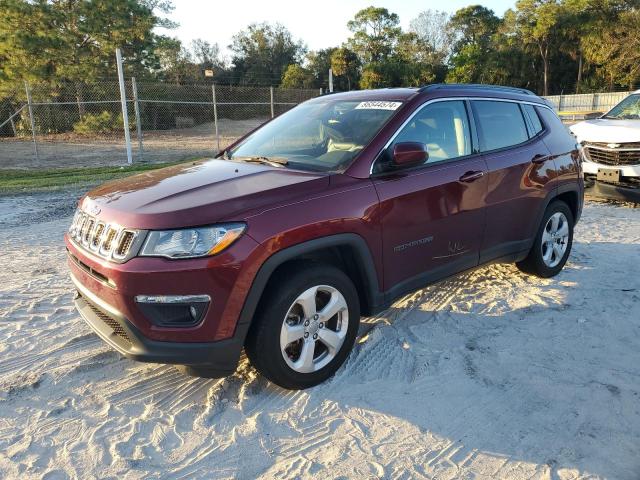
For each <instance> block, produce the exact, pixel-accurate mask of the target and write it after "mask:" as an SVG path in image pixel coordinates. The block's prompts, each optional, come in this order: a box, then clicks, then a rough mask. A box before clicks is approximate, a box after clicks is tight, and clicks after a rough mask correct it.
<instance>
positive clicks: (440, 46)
mask: <svg viewBox="0 0 640 480" xmlns="http://www.w3.org/2000/svg"><path fill="white" fill-rule="evenodd" d="M449 19H450V15H449V14H448V13H447V12H441V11H439V10H425V11H424V12H421V13H420V14H419V15H418V16H417V17H416V18H414V19H413V20H411V23H410V24H409V29H410V31H411V32H414V33H415V34H416V35H418V37H419V38H420V39H421V40H422V41H423V42H425V43H426V44H427V45H429V47H430V48H431V50H432V51H433V53H434V54H435V55H436V56H437V58H438V60H439V61H440V62H441V63H444V61H445V60H446V59H447V58H449V55H450V54H451V32H450V30H449V29H448V28H447V27H448V25H449Z"/></svg>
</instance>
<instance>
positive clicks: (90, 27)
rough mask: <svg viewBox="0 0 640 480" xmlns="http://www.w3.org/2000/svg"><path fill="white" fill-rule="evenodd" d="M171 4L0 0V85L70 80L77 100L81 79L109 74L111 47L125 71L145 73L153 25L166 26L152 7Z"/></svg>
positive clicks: (151, 62) (152, 59)
mask: <svg viewBox="0 0 640 480" xmlns="http://www.w3.org/2000/svg"><path fill="white" fill-rule="evenodd" d="M170 9H171V5H170V3H168V2H164V1H157V0H156V1H152V0H148V1H140V0H112V1H109V2H104V1H97V0H67V1H60V0H57V1H53V0H52V1H46V0H37V1H29V2H28V1H25V0H0V59H2V62H1V64H0V90H2V89H3V86H4V88H6V87H7V86H8V85H10V84H12V83H16V82H21V81H23V80H31V81H42V80H44V81H49V82H62V81H70V82H74V83H75V84H76V85H77V88H76V90H77V96H78V101H79V102H80V100H81V97H82V89H81V84H82V83H85V82H91V81H95V80H96V79H99V78H104V77H105V76H113V75H114V72H115V54H114V52H115V49H116V48H121V49H122V51H123V56H124V58H125V59H126V60H128V61H127V62H126V68H127V70H128V72H129V73H130V74H137V75H139V76H143V75H148V74H149V72H150V71H151V70H152V69H153V68H154V67H155V66H156V65H157V57H156V55H155V49H154V47H155V43H156V41H157V40H158V36H157V35H156V34H155V33H154V29H155V28H156V27H158V26H171V23H170V22H167V21H166V20H164V19H162V18H161V17H159V16H158V15H157V14H156V10H157V11H159V12H161V13H166V12H168V11H169V10H170ZM18 32H19V34H18Z"/></svg>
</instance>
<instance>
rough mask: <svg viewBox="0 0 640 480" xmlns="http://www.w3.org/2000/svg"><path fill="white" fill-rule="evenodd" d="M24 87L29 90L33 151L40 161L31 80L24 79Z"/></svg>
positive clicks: (28, 100)
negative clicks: (30, 86)
mask: <svg viewBox="0 0 640 480" xmlns="http://www.w3.org/2000/svg"><path fill="white" fill-rule="evenodd" d="M24 89H25V91H26V92H27V107H28V110H29V122H30V123H31V136H32V137H33V151H34V153H35V154H36V162H39V161H40V155H38V142H37V141H36V122H35V120H34V118H33V108H32V105H33V101H32V100H31V89H30V88H29V82H27V81H26V80H25V81H24Z"/></svg>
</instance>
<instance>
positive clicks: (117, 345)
mask: <svg viewBox="0 0 640 480" xmlns="http://www.w3.org/2000/svg"><path fill="white" fill-rule="evenodd" d="M71 279H72V280H73V283H74V284H75V287H76V289H77V290H78V295H77V296H76V299H75V302H74V303H75V306H76V309H77V310H78V312H79V313H80V315H81V316H82V318H83V319H84V320H85V321H86V322H87V324H88V325H89V326H90V327H91V329H92V330H93V331H94V332H95V333H97V334H98V336H99V337H100V338H101V339H102V340H104V341H105V342H106V343H107V344H108V345H109V346H111V347H112V348H114V349H115V350H117V351H118V352H120V353H121V354H122V355H124V356H125V357H127V358H130V359H132V360H137V361H140V362H152V363H169V364H176V365H188V366H191V367H203V368H204V369H206V370H207V372H208V375H209V376H216V377H224V376H227V375H230V374H232V373H233V372H234V371H235V369H236V366H237V364H238V359H239V358H240V352H241V351H242V345H243V339H241V338H239V335H236V336H234V337H232V338H230V339H228V340H221V341H217V342H204V343H200V342H197V343H196V342H159V341H155V340H150V339H148V338H146V337H145V336H144V335H143V334H142V333H141V332H140V330H138V329H137V328H136V327H135V326H134V325H133V324H132V323H131V322H130V321H129V320H127V318H125V317H124V315H123V314H122V313H121V312H119V311H118V310H116V309H115V308H114V307H113V306H111V305H109V304H107V303H105V302H104V301H103V300H101V299H100V298H98V297H97V296H96V295H94V294H93V293H92V292H91V291H90V290H88V289H87V288H86V287H84V286H83V285H82V283H80V281H79V280H78V279H77V278H76V277H75V276H73V275H72V276H71Z"/></svg>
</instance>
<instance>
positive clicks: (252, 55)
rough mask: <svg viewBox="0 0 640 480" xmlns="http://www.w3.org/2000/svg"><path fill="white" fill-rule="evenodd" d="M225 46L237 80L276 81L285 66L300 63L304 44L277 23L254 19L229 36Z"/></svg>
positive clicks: (265, 82) (246, 81)
mask: <svg viewBox="0 0 640 480" xmlns="http://www.w3.org/2000/svg"><path fill="white" fill-rule="evenodd" d="M229 48H230V49H231V51H232V52H233V58H232V59H231V63H232V64H233V74H234V76H235V78H236V80H237V81H238V82H241V83H248V84H271V85H277V84H279V83H280V80H281V79H282V75H283V74H284V72H285V70H286V69H287V67H288V66H289V65H291V64H300V63H301V62H302V58H303V56H304V54H305V53H306V48H305V47H304V45H303V44H302V42H300V41H296V40H294V39H293V37H292V35H291V32H289V30H287V29H286V28H285V27H284V26H282V25H280V24H275V25H270V24H268V23H260V24H257V23H254V24H251V25H249V27H247V29H246V30H243V31H241V32H239V33H237V34H236V35H234V36H233V39H232V43H231V45H229Z"/></svg>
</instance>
